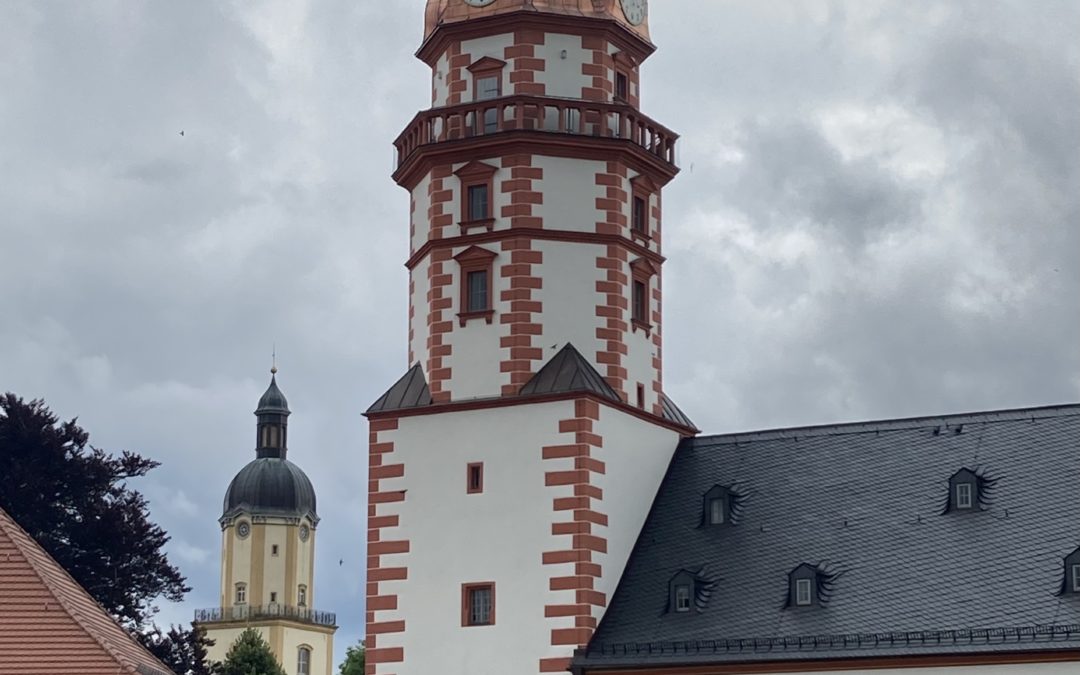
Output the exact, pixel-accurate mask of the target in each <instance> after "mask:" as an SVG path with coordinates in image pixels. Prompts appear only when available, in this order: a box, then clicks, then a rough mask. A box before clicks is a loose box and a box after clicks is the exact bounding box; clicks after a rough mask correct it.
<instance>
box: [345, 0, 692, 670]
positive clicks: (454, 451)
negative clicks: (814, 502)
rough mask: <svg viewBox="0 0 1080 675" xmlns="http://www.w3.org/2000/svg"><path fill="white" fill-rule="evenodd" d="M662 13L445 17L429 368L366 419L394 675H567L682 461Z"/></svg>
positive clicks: (430, 136) (404, 164) (423, 334)
mask: <svg viewBox="0 0 1080 675" xmlns="http://www.w3.org/2000/svg"><path fill="white" fill-rule="evenodd" d="M647 10H648V5H647V2H646V0H428V3H427V8H426V13H425V32H424V41H423V43H422V45H421V46H420V49H419V51H418V52H417V56H418V57H419V58H420V59H421V60H422V61H424V63H426V64H427V65H428V66H429V67H430V69H431V107H430V108H428V109H426V110H423V111H421V112H419V113H418V114H417V115H416V116H415V117H414V118H413V119H412V120H411V121H410V122H409V123H408V124H407V125H406V127H405V129H404V131H402V133H401V134H400V136H398V138H397V140H396V141H395V143H394V144H395V147H396V150H397V161H396V169H395V171H394V173H393V178H394V180H395V181H396V182H397V183H398V185H400V186H401V187H402V188H404V189H405V190H407V191H408V192H409V194H410V216H409V227H410V245H409V251H408V255H407V260H406V263H405V264H406V267H407V268H408V270H409V288H408V298H409V303H408V307H409V310H408V320H409V337H408V354H409V364H410V365H411V366H412V367H411V368H410V369H409V370H408V371H407V372H406V373H405V375H404V376H402V377H401V379H400V380H399V381H398V382H397V383H395V384H394V385H393V386H392V387H390V389H389V390H388V391H387V392H386V393H385V394H384V395H383V396H382V397H381V398H379V400H378V401H376V402H375V403H374V404H373V405H372V406H371V408H370V409H369V410H368V411H367V413H366V415H367V417H368V420H369V423H370V437H369V466H370V476H369V483H368V485H369V488H368V489H369V498H368V570H367V638H366V644H367V663H368V673H374V674H375V675H428V674H430V673H441V674H443V675H459V674H460V675H464V674H465V673H512V674H514V675H519V674H523V673H544V672H560V671H564V670H566V668H567V667H568V665H569V662H570V657H571V655H572V654H573V651H574V649H576V648H577V647H580V646H582V645H584V644H585V643H586V642H587V641H588V640H589V638H590V636H591V635H592V633H593V630H594V629H595V628H596V626H597V624H598V622H599V620H600V618H601V617H602V615H603V613H604V609H605V607H606V605H607V601H608V599H609V598H610V597H611V595H612V593H613V591H614V588H615V584H616V583H617V581H618V579H619V576H620V574H621V572H622V570H623V567H624V566H625V564H626V560H627V558H628V556H629V554H630V549H631V547H632V546H633V543H634V541H635V539H636V537H637V534H638V531H639V530H640V527H641V525H642V523H643V521H644V519H645V516H646V514H647V512H648V509H649V505H650V504H651V502H652V498H653V495H654V494H655V492H656V489H657V487H658V486H659V484H660V481H661V479H662V477H663V474H664V471H665V469H666V467H667V465H668V462H669V460H670V458H671V455H672V453H673V452H674V450H675V447H676V445H677V444H678V442H679V440H680V439H681V438H683V437H686V436H690V435H693V434H695V433H696V432H697V430H696V428H695V427H694V425H693V424H692V423H691V422H690V420H688V419H687V418H686V416H685V415H683V414H682V412H681V411H679V409H678V408H677V407H676V406H675V405H674V403H672V401H671V400H670V399H669V398H668V397H667V396H666V395H665V394H664V389H663V368H662V364H663V352H662V335H663V330H662V328H663V317H662V312H661V304H662V293H661V288H662V284H661V279H662V276H663V274H662V268H663V263H664V257H663V255H662V247H661V232H662V222H663V218H662V191H663V188H664V186H665V185H667V183H668V182H669V181H671V179H672V178H674V177H675V175H676V173H677V171H678V169H677V168H676V166H675V157H676V153H675V149H676V141H677V139H678V136H677V135H676V134H675V133H673V132H672V131H670V130H668V129H667V128H665V127H664V126H663V125H661V124H659V123H658V122H656V121H654V120H652V119H650V118H649V117H647V116H646V115H644V114H643V113H642V112H641V111H640V99H641V87H642V86H643V85H642V81H641V78H640V70H639V69H640V66H641V64H642V63H643V62H644V61H645V60H646V59H647V58H648V57H649V55H650V54H651V53H652V52H653V51H654V47H653V45H652V43H651V42H650V38H649V27H648V12H647Z"/></svg>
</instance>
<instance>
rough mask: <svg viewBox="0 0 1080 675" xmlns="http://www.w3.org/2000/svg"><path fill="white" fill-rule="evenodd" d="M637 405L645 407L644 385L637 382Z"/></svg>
mask: <svg viewBox="0 0 1080 675" xmlns="http://www.w3.org/2000/svg"><path fill="white" fill-rule="evenodd" d="M637 407H638V408H641V409H642V410H644V409H645V385H643V384H641V383H640V382H638V386H637Z"/></svg>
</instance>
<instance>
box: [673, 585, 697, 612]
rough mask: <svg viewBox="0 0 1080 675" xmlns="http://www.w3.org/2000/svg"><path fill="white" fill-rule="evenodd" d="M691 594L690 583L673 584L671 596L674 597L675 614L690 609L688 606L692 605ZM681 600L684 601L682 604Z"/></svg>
mask: <svg viewBox="0 0 1080 675" xmlns="http://www.w3.org/2000/svg"><path fill="white" fill-rule="evenodd" d="M692 595H693V593H692V592H691V589H690V584H675V590H674V592H673V596H674V599H675V607H674V609H675V613H676V614H685V613H686V612H689V611H690V607H691V606H692V605H693V600H692ZM683 600H685V601H686V603H685V604H683V602H682V601H683Z"/></svg>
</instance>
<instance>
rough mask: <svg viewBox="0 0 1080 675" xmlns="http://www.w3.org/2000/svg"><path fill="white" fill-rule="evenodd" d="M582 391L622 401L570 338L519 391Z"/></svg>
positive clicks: (528, 392) (541, 392) (542, 392)
mask: <svg viewBox="0 0 1080 675" xmlns="http://www.w3.org/2000/svg"><path fill="white" fill-rule="evenodd" d="M572 391H582V392H589V393H592V394H596V395H598V396H601V397H603V398H607V399H610V400H612V401H621V400H622V399H620V398H619V395H618V394H616V393H615V390H614V389H612V388H611V385H610V384H608V383H607V380H605V379H604V378H603V376H602V375H600V373H598V372H596V368H593V366H592V364H591V363H589V362H588V360H586V358H585V357H584V356H582V355H581V352H579V351H578V350H577V349H575V348H574V345H572V344H570V343H569V342H567V343H566V346H565V347H563V348H562V349H560V350H559V353H558V354H556V355H555V356H553V357H551V360H550V361H548V362H547V363H545V364H544V367H543V368H541V369H540V370H539V371H537V373H536V375H533V376H532V379H530V380H529V381H528V382H526V383H525V384H524V385H523V386H522V387H521V391H520V392H518V393H519V394H520V395H522V396H528V395H532V394H563V393H567V392H572Z"/></svg>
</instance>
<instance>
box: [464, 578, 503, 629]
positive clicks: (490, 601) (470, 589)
mask: <svg viewBox="0 0 1080 675" xmlns="http://www.w3.org/2000/svg"><path fill="white" fill-rule="evenodd" d="M461 601H462V602H461V604H462V607H461V625H462V626H491V625H494V623H495V584H466V585H464V586H462V593H461Z"/></svg>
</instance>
